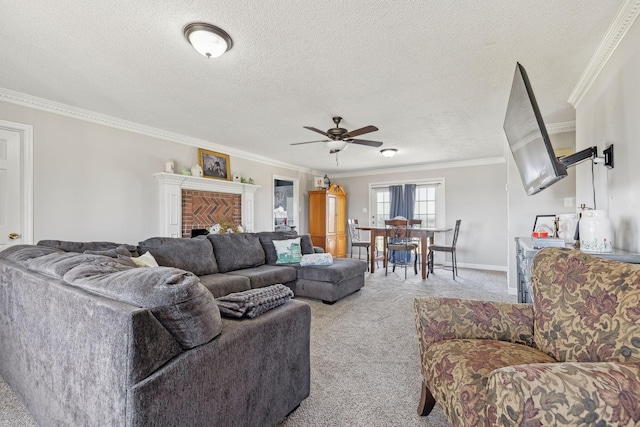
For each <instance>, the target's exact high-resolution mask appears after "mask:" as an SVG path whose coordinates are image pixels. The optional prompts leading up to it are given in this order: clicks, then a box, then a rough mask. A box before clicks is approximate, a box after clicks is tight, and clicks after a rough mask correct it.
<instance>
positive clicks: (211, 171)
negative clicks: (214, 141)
mask: <svg viewBox="0 0 640 427" xmlns="http://www.w3.org/2000/svg"><path fill="white" fill-rule="evenodd" d="M198 162H199V164H200V167H201V168H202V176H204V177H205V178H212V179H222V180H224V181H230V180H231V178H232V175H231V172H230V171H231V162H230V161H229V155H228V154H223V153H218V152H215V151H210V150H205V149H203V148H198Z"/></svg>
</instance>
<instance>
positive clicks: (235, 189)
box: [153, 172, 261, 237]
mask: <svg viewBox="0 0 640 427" xmlns="http://www.w3.org/2000/svg"><path fill="white" fill-rule="evenodd" d="M153 176H155V177H156V179H157V180H158V183H159V185H160V207H159V212H160V236H163V237H182V190H183V189H184V190H198V191H210V192H212V193H229V194H240V195H241V198H242V199H241V207H242V221H241V223H242V226H243V227H244V231H247V232H252V231H253V227H254V193H255V192H256V191H257V190H258V189H259V188H261V187H260V186H259V185H253V184H243V183H240V182H233V181H223V180H219V179H211V178H198V177H194V176H188V175H178V174H174V173H164V172H162V173H156V174H154V175H153Z"/></svg>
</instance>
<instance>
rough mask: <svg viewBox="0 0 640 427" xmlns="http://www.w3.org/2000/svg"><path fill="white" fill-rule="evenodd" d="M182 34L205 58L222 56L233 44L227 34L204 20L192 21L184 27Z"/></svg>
mask: <svg viewBox="0 0 640 427" xmlns="http://www.w3.org/2000/svg"><path fill="white" fill-rule="evenodd" d="M184 36H185V37H186V39H187V40H188V41H189V43H191V46H193V48H194V49H195V50H196V51H198V53H199V54H201V55H203V56H206V57H207V58H217V57H219V56H222V54H223V53H225V52H226V51H228V50H229V49H231V47H232V46H233V41H232V40H231V36H229V34H227V33H226V32H225V31H224V30H222V29H220V28H218V27H216V26H214V25H211V24H206V23H204V22H193V23H191V24H189V25H187V26H186V27H184Z"/></svg>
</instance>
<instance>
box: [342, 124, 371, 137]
mask: <svg viewBox="0 0 640 427" xmlns="http://www.w3.org/2000/svg"><path fill="white" fill-rule="evenodd" d="M377 130H378V128H377V127H375V126H365V127H363V128H360V129H356V130H352V131H351V132H347V133H345V134H343V135H342V139H347V138H352V137H354V136H358V135H364V134H365V133H369V132H375V131H377Z"/></svg>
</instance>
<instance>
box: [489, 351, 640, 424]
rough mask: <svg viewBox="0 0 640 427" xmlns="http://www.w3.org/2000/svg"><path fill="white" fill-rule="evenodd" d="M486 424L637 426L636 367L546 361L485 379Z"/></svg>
mask: <svg viewBox="0 0 640 427" xmlns="http://www.w3.org/2000/svg"><path fill="white" fill-rule="evenodd" d="M487 388H488V390H489V396H488V400H489V402H490V405H489V406H488V408H487V420H488V423H487V424H488V425H501V426H511V425H526V426H547V425H565V426H566V425H585V426H600V425H602V426H605V425H606V426H613V425H616V426H629V425H631V426H633V425H635V426H637V425H639V424H640V363H612V362H601V363H575V362H567V363H552V364H545V365H535V364H534V365H519V366H511V367H507V368H502V369H498V370H496V371H494V372H492V373H491V375H490V376H489V383H488V386H487Z"/></svg>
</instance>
